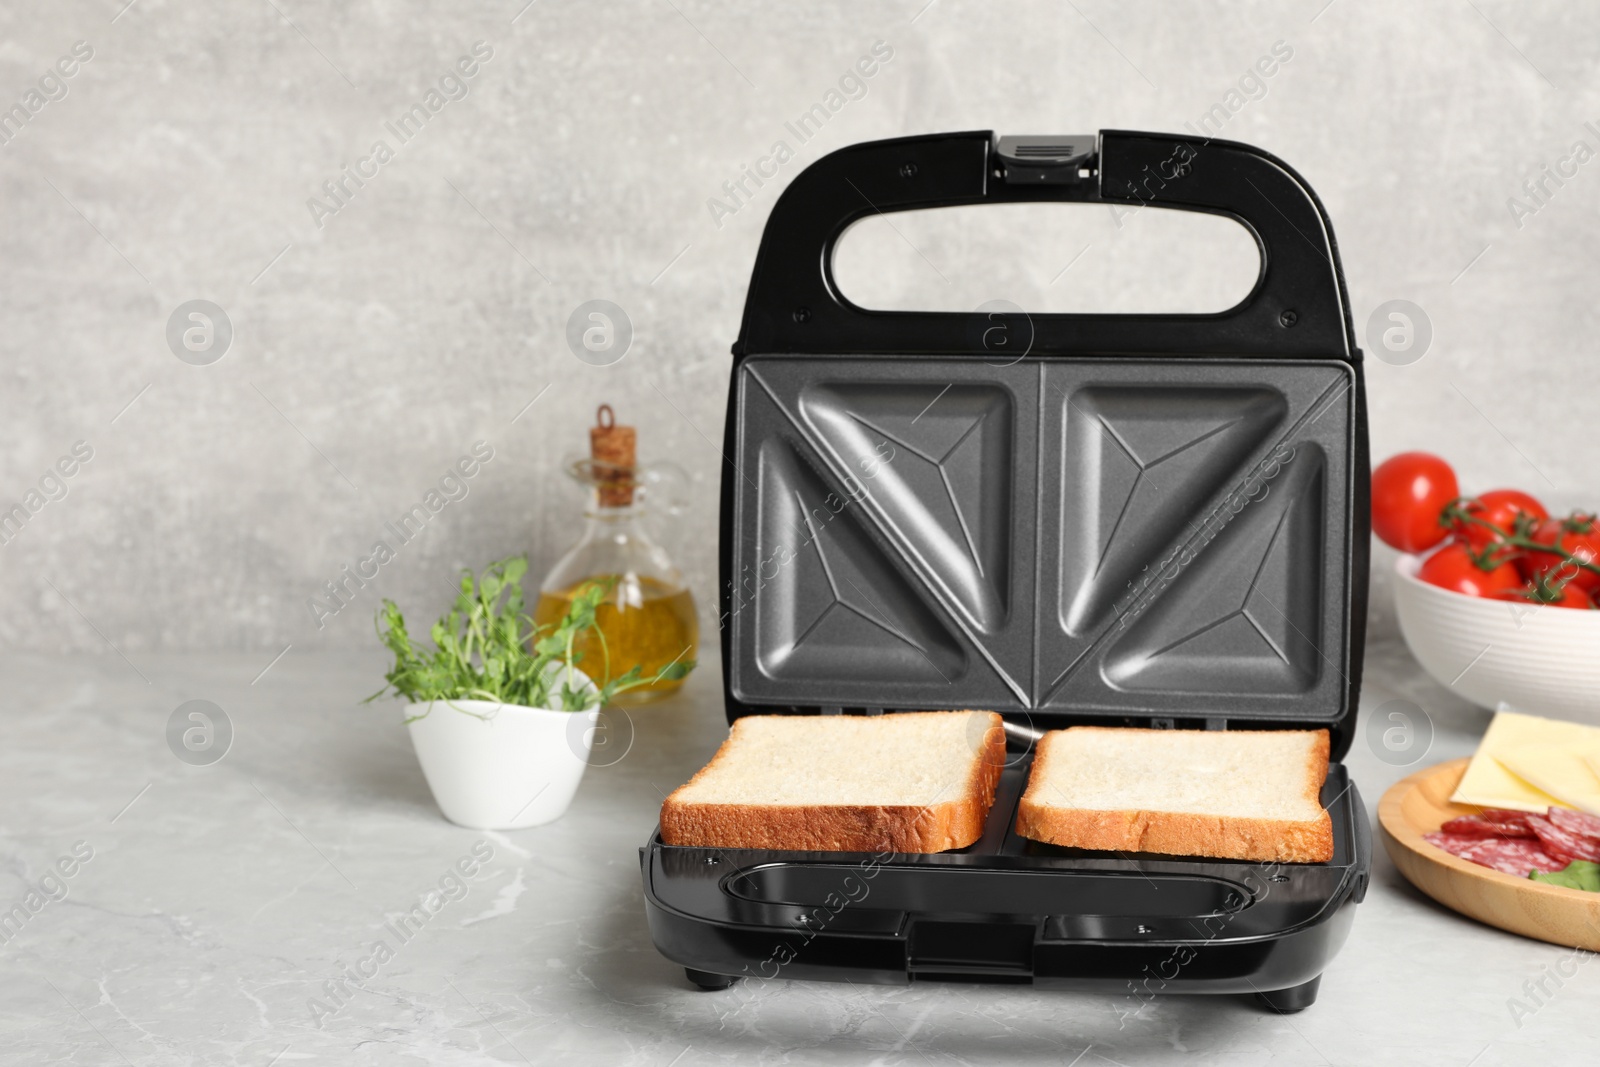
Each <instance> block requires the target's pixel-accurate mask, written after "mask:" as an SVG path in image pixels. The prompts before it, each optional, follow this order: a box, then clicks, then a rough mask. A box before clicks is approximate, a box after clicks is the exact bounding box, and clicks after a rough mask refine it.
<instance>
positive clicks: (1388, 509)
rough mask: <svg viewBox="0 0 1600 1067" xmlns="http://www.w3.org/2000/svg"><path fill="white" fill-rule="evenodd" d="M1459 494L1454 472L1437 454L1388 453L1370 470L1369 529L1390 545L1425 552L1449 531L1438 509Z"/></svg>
mask: <svg viewBox="0 0 1600 1067" xmlns="http://www.w3.org/2000/svg"><path fill="white" fill-rule="evenodd" d="M1460 495H1461V489H1460V487H1459V486H1458V485H1457V484H1456V472H1455V471H1453V470H1451V469H1450V464H1448V463H1446V462H1445V461H1444V460H1442V459H1440V458H1439V457H1438V456H1435V455H1433V454H1432V453H1429V452H1402V453H1400V454H1399V455H1398V456H1390V457H1389V458H1388V459H1386V460H1384V461H1383V462H1382V463H1380V464H1378V468H1377V469H1376V470H1374V471H1373V472H1372V532H1373V533H1375V534H1377V535H1378V539H1379V540H1381V541H1382V542H1383V543H1384V544H1386V545H1388V546H1389V547H1391V548H1398V549H1399V550H1400V551H1402V552H1425V551H1427V550H1428V549H1430V548H1432V547H1433V546H1434V545H1436V544H1438V543H1439V542H1440V541H1443V540H1444V539H1445V536H1446V535H1447V534H1448V533H1449V530H1448V529H1447V528H1446V527H1445V526H1443V525H1442V524H1441V523H1440V522H1439V512H1440V510H1441V509H1443V507H1444V506H1445V505H1446V504H1448V503H1450V501H1452V500H1454V499H1456V498H1457V497H1459V496H1460Z"/></svg>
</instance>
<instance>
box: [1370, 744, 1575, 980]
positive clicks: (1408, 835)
mask: <svg viewBox="0 0 1600 1067" xmlns="http://www.w3.org/2000/svg"><path fill="white" fill-rule="evenodd" d="M1469 762H1470V761H1469V760H1464V759H1458V760H1451V761H1450V762H1448V763H1440V764H1438V765H1436V766H1433V767H1429V768H1428V769H1427V770H1424V771H1418V772H1417V773H1416V774H1413V775H1412V776H1411V777H1409V778H1406V779H1404V780H1403V781H1400V782H1396V783H1395V784H1394V786H1393V787H1391V788H1390V789H1389V791H1388V792H1387V793H1385V794H1383V800H1381V801H1380V802H1379V803H1378V825H1379V828H1380V831H1381V836H1382V837H1383V847H1384V848H1385V849H1387V850H1388V852H1389V858H1390V859H1392V860H1394V865H1395V866H1396V867H1398V868H1400V873H1401V874H1403V875H1405V876H1406V879H1407V880H1408V881H1409V882H1410V883H1411V884H1412V885H1414V886H1416V887H1417V888H1418V889H1420V890H1422V891H1423V892H1424V893H1426V894H1428V895H1429V896H1430V897H1432V898H1433V899H1434V900H1437V901H1438V902H1439V903H1441V904H1443V905H1444V906H1445V907H1447V908H1450V909H1452V910H1454V911H1459V912H1460V913H1461V914H1463V915H1468V916H1471V917H1472V918H1474V919H1477V920H1478V921H1479V922H1484V923H1488V924H1489V925H1490V926H1498V927H1499V928H1500V929H1502V930H1510V931H1511V932H1512V933H1514V934H1522V935H1523V936H1524V937H1533V938H1538V939H1539V940H1540V941H1549V942H1551V943H1553V944H1557V945H1572V946H1574V947H1578V948H1586V949H1592V950H1597V951H1600V893H1590V892H1587V891H1585V890H1582V889H1567V888H1564V887H1562V886H1557V885H1546V884H1544V883H1542V882H1535V881H1532V880H1530V879H1528V878H1517V877H1515V876H1514V875H1509V874H1502V873H1501V872H1500V871H1493V870H1490V869H1489V868H1488V867H1480V866H1479V865H1478V864H1476V863H1469V862H1467V861H1466V860H1464V859H1459V858H1457V857H1455V856H1452V855H1450V854H1449V853H1448V852H1445V851H1443V850H1441V849H1437V848H1434V847H1433V846H1432V845H1430V844H1428V842H1426V841H1424V840H1423V839H1422V835H1423V834H1425V833H1430V832H1432V831H1434V830H1437V829H1438V828H1439V827H1440V825H1442V824H1443V823H1444V822H1445V820H1447V819H1453V818H1455V817H1456V816H1457V815H1475V814H1477V813H1478V812H1480V811H1482V810H1483V809H1482V808H1478V807H1474V806H1472V805H1468V804H1452V803H1450V794H1451V793H1454V792H1455V790H1456V786H1457V784H1459V783H1460V781H1461V776H1462V775H1463V774H1465V773H1466V770H1467V764H1468V763H1469Z"/></svg>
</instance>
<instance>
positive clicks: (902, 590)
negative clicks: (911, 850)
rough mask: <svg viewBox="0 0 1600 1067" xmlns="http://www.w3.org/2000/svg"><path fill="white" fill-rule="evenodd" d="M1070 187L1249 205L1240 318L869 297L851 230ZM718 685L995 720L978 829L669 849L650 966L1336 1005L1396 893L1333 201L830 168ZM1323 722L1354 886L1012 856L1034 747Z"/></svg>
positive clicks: (942, 154) (763, 351)
mask: <svg viewBox="0 0 1600 1067" xmlns="http://www.w3.org/2000/svg"><path fill="white" fill-rule="evenodd" d="M1040 200H1060V201H1070V202H1075V203H1108V204H1121V205H1129V204H1132V205H1146V206H1152V207H1161V208H1175V209H1180V210H1186V211H1204V212H1210V213H1213V214H1219V215H1225V216H1227V217H1229V218H1232V219H1234V220H1235V221H1236V222H1239V223H1240V224H1242V225H1243V226H1244V227H1245V228H1246V229H1247V230H1249V231H1250V233H1251V234H1252V235H1253V236H1254V237H1255V239H1256V243H1257V245H1258V246H1259V250H1260V253H1261V271H1260V275H1259V277H1258V278H1257V280H1256V284H1255V287H1254V289H1253V290H1252V291H1251V293H1250V295H1249V296H1247V297H1246V298H1245V299H1244V300H1243V301H1242V302H1241V303H1240V304H1238V305H1237V306H1236V307H1234V308H1232V309H1231V310H1228V311H1224V312H1221V313H1218V314H1159V315H1125V314H1118V315H1101V314H1033V315H1029V314H1027V313H1025V312H1021V311H1017V310H1015V309H1000V310H995V311H989V312H985V311H978V312H972V313H948V312H941V313H930V312H912V311H899V312H889V311H869V310H866V309H863V308H861V307H858V306H856V305H855V304H852V303H851V302H850V301H849V300H848V299H847V298H846V297H845V296H844V295H842V294H841V293H840V291H839V289H838V287H837V285H836V284H835V282H834V278H833V272H832V255H833V250H834V247H835V244H836V242H837V241H838V240H839V238H840V236H841V235H842V234H843V232H844V231H845V230H846V229H847V228H848V227H849V226H850V225H851V224H853V223H855V222H857V221H859V220H861V219H864V218H868V217H870V216H873V215H876V214H887V213H890V212H895V211H905V210H911V209H920V208H936V207H945V206H951V205H972V204H1003V203H1017V202H1021V201H1040ZM733 356H734V362H733V372H732V383H731V386H730V388H729V390H728V414H727V424H726V430H725V445H724V452H725V454H726V456H727V459H728V466H727V467H726V468H724V471H723V477H722V505H721V527H720V529H721V551H720V557H721V561H720V562H721V583H722V590H721V609H722V620H723V625H722V631H721V633H722V670H723V693H724V698H725V702H726V709H727V716H728V720H729V722H732V721H734V720H735V719H737V718H739V717H740V716H742V715H753V714H763V715H771V714H792V715H817V714H822V715H829V714H832V715H841V714H842V715H881V714H885V713H892V712H895V711H899V710H911V709H960V708H978V709H985V710H993V711H996V712H999V713H1000V714H1001V716H1002V717H1003V718H1004V720H1005V724H1006V733H1007V741H1008V745H1007V766H1006V767H1005V769H1004V771H1003V773H1002V775H1001V779H1000V784H999V788H998V791H997V794H996V797H995V803H994V807H993V809H992V811H991V812H990V814H989V818H988V822H987V824H986V829H985V831H984V834H983V837H982V838H981V840H979V841H978V842H977V843H976V844H974V845H971V846H970V847H968V848H965V849H960V850H956V851H951V852H942V853H937V854H933V855H906V854H882V855H877V856H874V855H870V854H860V853H840V852H792V851H774V850H765V849H719V848H690V847H677V846H670V845H666V844H663V843H662V841H661V837H660V832H659V828H658V830H657V832H656V834H655V835H653V836H652V837H651V839H650V841H649V843H648V844H647V845H645V846H644V848H642V849H641V850H640V860H641V865H642V868H643V876H644V895H645V902H646V910H647V912H648V916H649V924H650V931H651V935H652V937H653V939H654V941H655V944H656V946H657V948H658V949H659V950H660V951H661V952H662V953H663V954H664V955H665V956H666V957H667V958H668V959H670V960H672V961H674V962H676V963H679V964H681V965H683V967H684V968H685V969H686V971H687V974H688V977H689V979H690V980H691V981H692V982H694V983H695V984H697V985H699V986H701V987H702V988H707V989H721V988H726V987H727V986H728V985H730V984H731V983H732V982H733V981H734V980H735V979H736V978H740V977H748V978H762V979H770V978H780V977H781V978H786V979H787V978H802V979H830V980H848V981H852V982H877V983H900V984H903V983H907V982H914V981H915V982H920V981H961V982H966V981H997V982H1022V983H1033V984H1035V985H1040V986H1045V985H1049V986H1055V987H1059V988H1064V989H1077V990H1090V991H1096V992H1100V993H1112V994H1116V993H1123V994H1126V995H1128V996H1130V997H1132V998H1135V999H1136V1000H1137V1001H1138V1002H1140V1003H1142V1002H1143V1001H1144V1000H1145V999H1148V998H1149V997H1151V996H1154V995H1156V994H1161V993H1240V994H1255V995H1257V996H1258V997H1259V999H1260V1000H1262V1001H1264V1002H1265V1003H1266V1004H1267V1005H1268V1006H1269V1007H1272V1008H1274V1009H1276V1010H1278V1011H1297V1010H1299V1009H1301V1008H1304V1007H1306V1006H1308V1005H1309V1004H1311V1003H1312V1002H1313V1001H1314V1000H1315V998H1316V994H1317V985H1318V982H1319V981H1320V976H1321V974H1322V971H1323V968H1324V967H1326V966H1327V964H1328V962H1329V961H1330V960H1331V959H1332V957H1333V955H1334V954H1335V953H1336V952H1337V951H1338V949H1339V948H1340V946H1341V945H1342V944H1343V942H1344V940H1345V937H1346V936H1347V935H1348V933H1349V931H1350V925H1351V922H1352V921H1353V919H1354V914H1355V906H1356V904H1357V903H1359V902H1360V901H1361V899H1362V897H1363V896H1364V895H1365V893H1366V887H1367V879H1368V873H1369V870H1370V866H1371V852H1372V847H1371V839H1370V829H1369V826H1368V822H1367V815H1366V811H1365V809H1364V808H1363V806H1362V803H1361V797H1360V794H1359V793H1358V792H1357V791H1356V788H1355V784H1354V782H1352V781H1351V780H1350V778H1349V775H1348V773H1347V772H1346V770H1345V768H1344V766H1343V765H1342V764H1341V763H1340V762H1339V761H1340V759H1341V758H1342V757H1343V755H1344V754H1345V752H1347V751H1348V749H1349V747H1350V743H1351V736H1352V733H1353V729H1354V725H1355V714H1356V704H1357V696H1358V693H1359V690H1360V678H1361V655H1362V642H1363V631H1364V623H1365V617H1366V597H1367V527H1368V455H1367V424H1366V395H1365V389H1364V385H1363V381H1362V372H1361V353H1360V350H1359V349H1358V348H1356V347H1355V345H1354V343H1353V341H1352V332H1351V323H1350V316H1349V300H1348V297H1347V296H1346V293H1345V286H1344V278H1343V274H1342V271H1341V268H1340V265H1339V258H1338V252H1337V248H1336V245H1335V242H1334V237H1333V231H1332V229H1331V228H1330V226H1329V223H1328V219H1327V216H1326V214H1325V213H1324V212H1323V209H1322V205H1321V203H1320V202H1319V201H1318V199H1317V197H1316V194H1315V193H1313V192H1312V191H1311V189H1310V187H1309V186H1307V185H1306V183H1305V182H1304V181H1303V180H1302V179H1301V178H1300V176H1299V175H1297V174H1296V173H1295V172H1294V171H1293V170H1291V169H1290V168H1289V167H1288V166H1286V165H1285V164H1283V163H1281V162H1280V161H1278V160H1277V159H1275V158H1274V157H1272V156H1271V155H1269V154H1267V153H1265V152H1262V151H1260V150H1259V149H1256V148H1252V147H1250V146H1248V145H1243V144H1237V143H1232V142H1225V141H1216V140H1213V141H1206V142H1197V141H1196V140H1194V139H1189V138H1184V137H1177V136H1171V135H1164V134H1153V133H1135V132H1127V131H1115V130H1105V131H1102V132H1101V133H1100V134H1098V135H1087V136H1082V137H1077V136H1067V137H1001V138H996V137H995V136H994V135H993V134H991V133H988V132H981V131H980V132H972V133H952V134H939V135H934V136H922V137H910V138H903V139H898V140H888V141H875V142H870V143H864V144H859V145H855V146H852V147H849V148H845V149H842V150H840V151H837V152H834V153H832V154H831V155H829V156H827V157H825V158H823V159H821V160H819V161H818V162H816V163H814V164H813V165H811V166H810V167H808V168H806V170H805V171H803V172H802V173H800V174H799V175H797V176H796V177H795V179H794V181H793V182H792V183H791V184H790V185H789V187H788V189H787V190H785V191H784V193H783V195H782V196H781V197H780V198H779V199H778V201H777V203H776V204H775V205H774V207H773V209H772V216H771V218H770V219H769V220H768V222H767V226H766V231H765V233H764V235H763V237H762V241H761V248H760V251H759V253H758V254H757V257H756V264H755V270H754V272H753V274H752V276H751V279H750V289H749V294H748V298H747V300H746V303H745V313H744V322H743V326H742V328H741V330H740V334H739V339H738V341H737V342H735V344H734V346H733ZM1080 724H1101V725H1114V726H1130V727H1138V728H1145V729H1151V730H1171V729H1190V730H1199V729H1203V730H1229V729H1250V730H1261V729H1314V728H1319V727H1320V728H1326V729H1327V730H1328V731H1329V732H1330V735H1331V741H1332V755H1331V765H1330V766H1329V768H1328V777H1327V782H1326V784H1325V786H1324V788H1323V792H1322V803H1323V806H1324V807H1325V808H1326V809H1327V810H1328V812H1329V814H1330V816H1331V818H1332V821H1333V833H1334V856H1333V859H1332V860H1331V861H1329V862H1327V863H1310V864H1298V863H1296V864H1290V863H1281V864H1280V863H1254V862H1245V861H1234V860H1220V859H1208V858H1186V857H1179V856H1166V855H1154V854H1130V853H1116V852H1095V851H1087V850H1083V849H1073V848H1062V847H1058V846H1053V845H1047V844H1042V843H1039V842H1036V841H1030V840H1027V839H1025V838H1022V837H1019V836H1018V835H1017V833H1016V830H1015V823H1016V808H1017V801H1018V798H1019V797H1020V796H1021V793H1022V790H1023V788H1024V787H1025V785H1026V783H1027V779H1028V770H1029V761H1030V759H1031V756H1032V748H1033V741H1035V740H1036V739H1037V738H1038V737H1039V736H1040V735H1041V733H1042V731H1045V730H1049V729H1055V728H1060V727H1066V726H1072V725H1080Z"/></svg>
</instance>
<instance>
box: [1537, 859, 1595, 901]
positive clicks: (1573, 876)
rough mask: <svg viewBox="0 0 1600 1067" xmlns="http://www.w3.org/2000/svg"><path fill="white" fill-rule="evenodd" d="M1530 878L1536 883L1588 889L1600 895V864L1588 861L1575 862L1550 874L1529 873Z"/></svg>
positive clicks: (1541, 872)
mask: <svg viewBox="0 0 1600 1067" xmlns="http://www.w3.org/2000/svg"><path fill="white" fill-rule="evenodd" d="M1528 877H1529V878H1531V879H1533V880H1534V881H1535V882H1545V883H1548V884H1549V885H1564V886H1566V887H1567V888H1568V889H1587V890H1588V891H1589V892H1591V893H1600V863H1590V862H1589V861H1588V860H1573V861H1572V862H1571V863H1569V864H1567V865H1566V866H1565V867H1564V868H1562V869H1561V870H1559V871H1554V872H1550V873H1546V872H1544V871H1529V872H1528Z"/></svg>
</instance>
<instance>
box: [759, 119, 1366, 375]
mask: <svg viewBox="0 0 1600 1067" xmlns="http://www.w3.org/2000/svg"><path fill="white" fill-rule="evenodd" d="M1040 200H1058V201H1064V202H1079V203H1119V204H1135V205H1140V206H1150V207H1164V208H1174V209H1178V210H1183V211H1204V212H1208V213H1212V214H1218V215H1226V216H1229V217H1230V218H1232V219H1234V220H1235V221H1237V222H1239V223H1240V224H1241V225H1243V226H1244V227H1245V228H1246V229H1248V230H1249V231H1250V232H1251V234H1252V235H1253V236H1254V237H1255V238H1256V242H1257V245H1258V246H1259V248H1260V251H1261V274H1260V276H1259V277H1258V279H1257V281H1256V285H1255V288H1254V289H1252V290H1251V292H1250V294H1249V295H1248V296H1246V297H1245V298H1244V300H1242V301H1241V302H1240V303H1239V304H1237V305H1236V306H1234V307H1232V308H1230V309H1228V310H1227V311H1223V312H1219V313H1215V314H1179V315H1103V314H1066V313H1059V312H1051V313H1042V312H1041V313H1032V312H1029V313H1028V318H1029V320H1030V321H1031V323H1032V325H1033V337H1034V340H1033V344H1032V346H1031V349H1030V351H1031V353H1033V354H1038V355H1089V354H1096V355H1105V354H1107V353H1116V354H1126V355H1169V356H1170V355H1194V356H1206V355H1245V356H1252V355H1253V356H1270V357H1273V358H1280V359H1281V358H1316V359H1346V360H1353V359H1355V358H1358V356H1357V353H1356V349H1355V347H1354V344H1353V342H1352V340H1351V338H1352V336H1353V334H1352V331H1351V325H1350V318H1349V308H1348V299H1347V298H1346V295H1345V291H1344V276H1343V272H1342V271H1341V269H1340V266H1339V255H1338V250H1337V247H1336V245H1335V243H1334V238H1333V230H1332V227H1331V226H1330V225H1329V223H1328V219H1327V216H1326V215H1325V213H1324V212H1323V210H1322V205H1321V204H1320V203H1319V202H1318V200H1317V198H1316V194H1315V193H1313V192H1312V191H1311V188H1310V187H1309V186H1308V185H1306V183H1305V182H1304V181H1303V180H1302V179H1301V178H1300V176H1299V175H1298V174H1296V173H1295V172H1294V171H1292V170H1291V169H1289V167H1288V166H1286V165H1285V164H1283V163H1282V162H1280V161H1279V160H1277V159H1276V158H1274V157H1273V156H1271V155H1269V154H1267V153H1265V152H1263V151H1261V150H1260V149H1257V148H1252V147H1250V146H1249V145H1243V144H1237V143H1235V142H1232V141H1218V140H1211V141H1207V140H1202V139H1199V138H1192V137H1179V136H1174V135H1170V134H1152V133H1133V132H1126V131H1116V130H1104V131H1101V133H1100V134H1099V135H1098V138H1091V137H1088V136H1056V137H1039V136H1026V137H1020V136H1019V137H1002V138H1000V139H999V140H998V142H996V139H995V137H994V135H993V134H991V133H988V132H985V131H978V132H971V133H953V134H940V135H936V136H931V137H908V138H901V139H898V140H890V141H873V142H868V143H866V144H859V145H854V146H851V147H849V148H844V149H841V150H839V151H837V152H833V153H831V154H830V155H827V156H824V157H823V158H822V159H820V160H818V161H817V162H816V163H813V164H812V165H811V166H810V167H808V168H806V169H805V170H804V171H802V172H801V173H800V174H799V175H797V176H796V177H795V179H794V181H793V182H791V183H790V185H789V187H788V188H787V189H785V190H784V192H783V195H782V196H780V197H779V199H778V202H777V203H776V204H775V205H774V206H773V209H772V214H771V216H770V217H769V218H768V220H767V226H766V230H765V232H764V233H763V235H762V239H761V249H760V251H759V253H758V254H757V256H756V266H755V270H754V272H753V273H752V275H751V279H750V289H749V294H748V296H747V298H746V301H745V315H744V323H743V326H742V328H741V330H740V335H739V340H738V342H736V343H735V345H734V354H735V355H736V356H739V357H743V356H744V355H745V354H747V353H751V352H793V353H808V354H821V355H827V354H839V355H850V354H863V353H874V354H906V355H937V354H952V355H954V354H973V355H988V354H989V353H986V352H984V351H983V349H982V348H981V341H980V340H977V339H981V338H982V337H984V336H985V331H984V328H983V327H984V323H983V321H982V320H983V318H984V315H983V313H982V312H979V311H972V312H948V311H946V312H932V311H870V310H867V309H865V308H862V307H859V306H857V305H856V304H854V303H852V302H851V301H850V300H849V299H848V298H847V297H845V296H844V294H843V293H842V292H840V290H839V287H838V285H837V283H836V282H835V280H834V277H833V269H832V261H833V251H834V247H835V245H836V244H837V243H838V240H839V238H840V237H841V236H842V235H843V234H844V232H845V230H846V229H848V228H849V227H850V226H851V225H852V224H853V223H855V222H857V221H858V220H860V219H863V218H867V217H869V216H872V215H874V214H889V213H891V212H896V211H910V210H914V209H919V208H935V207H950V206H955V205H967V204H985V203H1016V202H1019V201H1040ZM1024 311H1027V309H1024Z"/></svg>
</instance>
